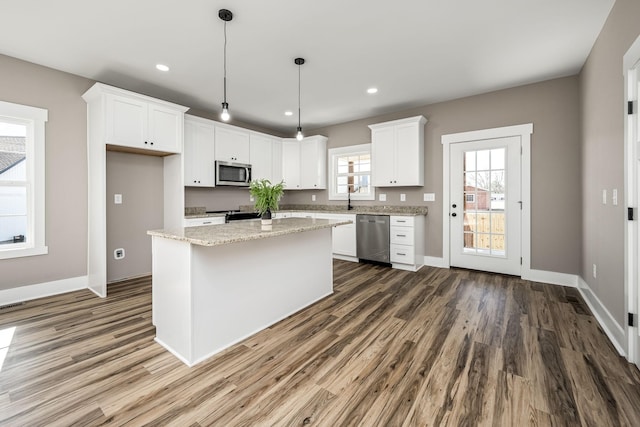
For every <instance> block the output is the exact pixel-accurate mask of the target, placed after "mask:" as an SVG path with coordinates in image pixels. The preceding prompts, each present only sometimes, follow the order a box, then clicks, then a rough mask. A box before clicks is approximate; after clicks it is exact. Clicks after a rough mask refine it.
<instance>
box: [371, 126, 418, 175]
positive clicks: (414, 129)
mask: <svg viewBox="0 0 640 427" xmlns="http://www.w3.org/2000/svg"><path fill="white" fill-rule="evenodd" d="M425 123H427V119H426V118H424V117H423V116H417V117H410V118H407V119H402V120H394V121H391V122H385V123H378V124H375V125H370V126H369V128H370V129H371V159H372V163H373V167H372V173H373V176H372V181H373V186H374V187H402V186H422V185H424V125H425Z"/></svg>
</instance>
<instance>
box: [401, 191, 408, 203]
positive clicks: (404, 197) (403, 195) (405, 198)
mask: <svg viewBox="0 0 640 427" xmlns="http://www.w3.org/2000/svg"><path fill="white" fill-rule="evenodd" d="M400 201H401V202H406V201H407V195H406V194H404V193H402V194H400Z"/></svg>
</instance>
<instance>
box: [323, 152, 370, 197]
mask: <svg viewBox="0 0 640 427" xmlns="http://www.w3.org/2000/svg"><path fill="white" fill-rule="evenodd" d="M329 179H330V183H329V200H347V198H348V196H351V200H375V191H374V188H373V186H372V185H371V144H362V145H352V146H349V147H340V148H331V149H330V150H329Z"/></svg>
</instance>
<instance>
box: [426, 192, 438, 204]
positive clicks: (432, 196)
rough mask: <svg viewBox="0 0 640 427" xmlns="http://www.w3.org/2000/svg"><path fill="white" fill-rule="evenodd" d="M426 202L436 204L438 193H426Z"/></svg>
mask: <svg viewBox="0 0 640 427" xmlns="http://www.w3.org/2000/svg"><path fill="white" fill-rule="evenodd" d="M423 200H424V201H425V202H435V201H436V193H424V199H423Z"/></svg>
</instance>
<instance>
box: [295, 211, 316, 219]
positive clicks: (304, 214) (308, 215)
mask: <svg viewBox="0 0 640 427" xmlns="http://www.w3.org/2000/svg"><path fill="white" fill-rule="evenodd" d="M291 218H310V219H313V218H316V214H315V213H314V212H291Z"/></svg>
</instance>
